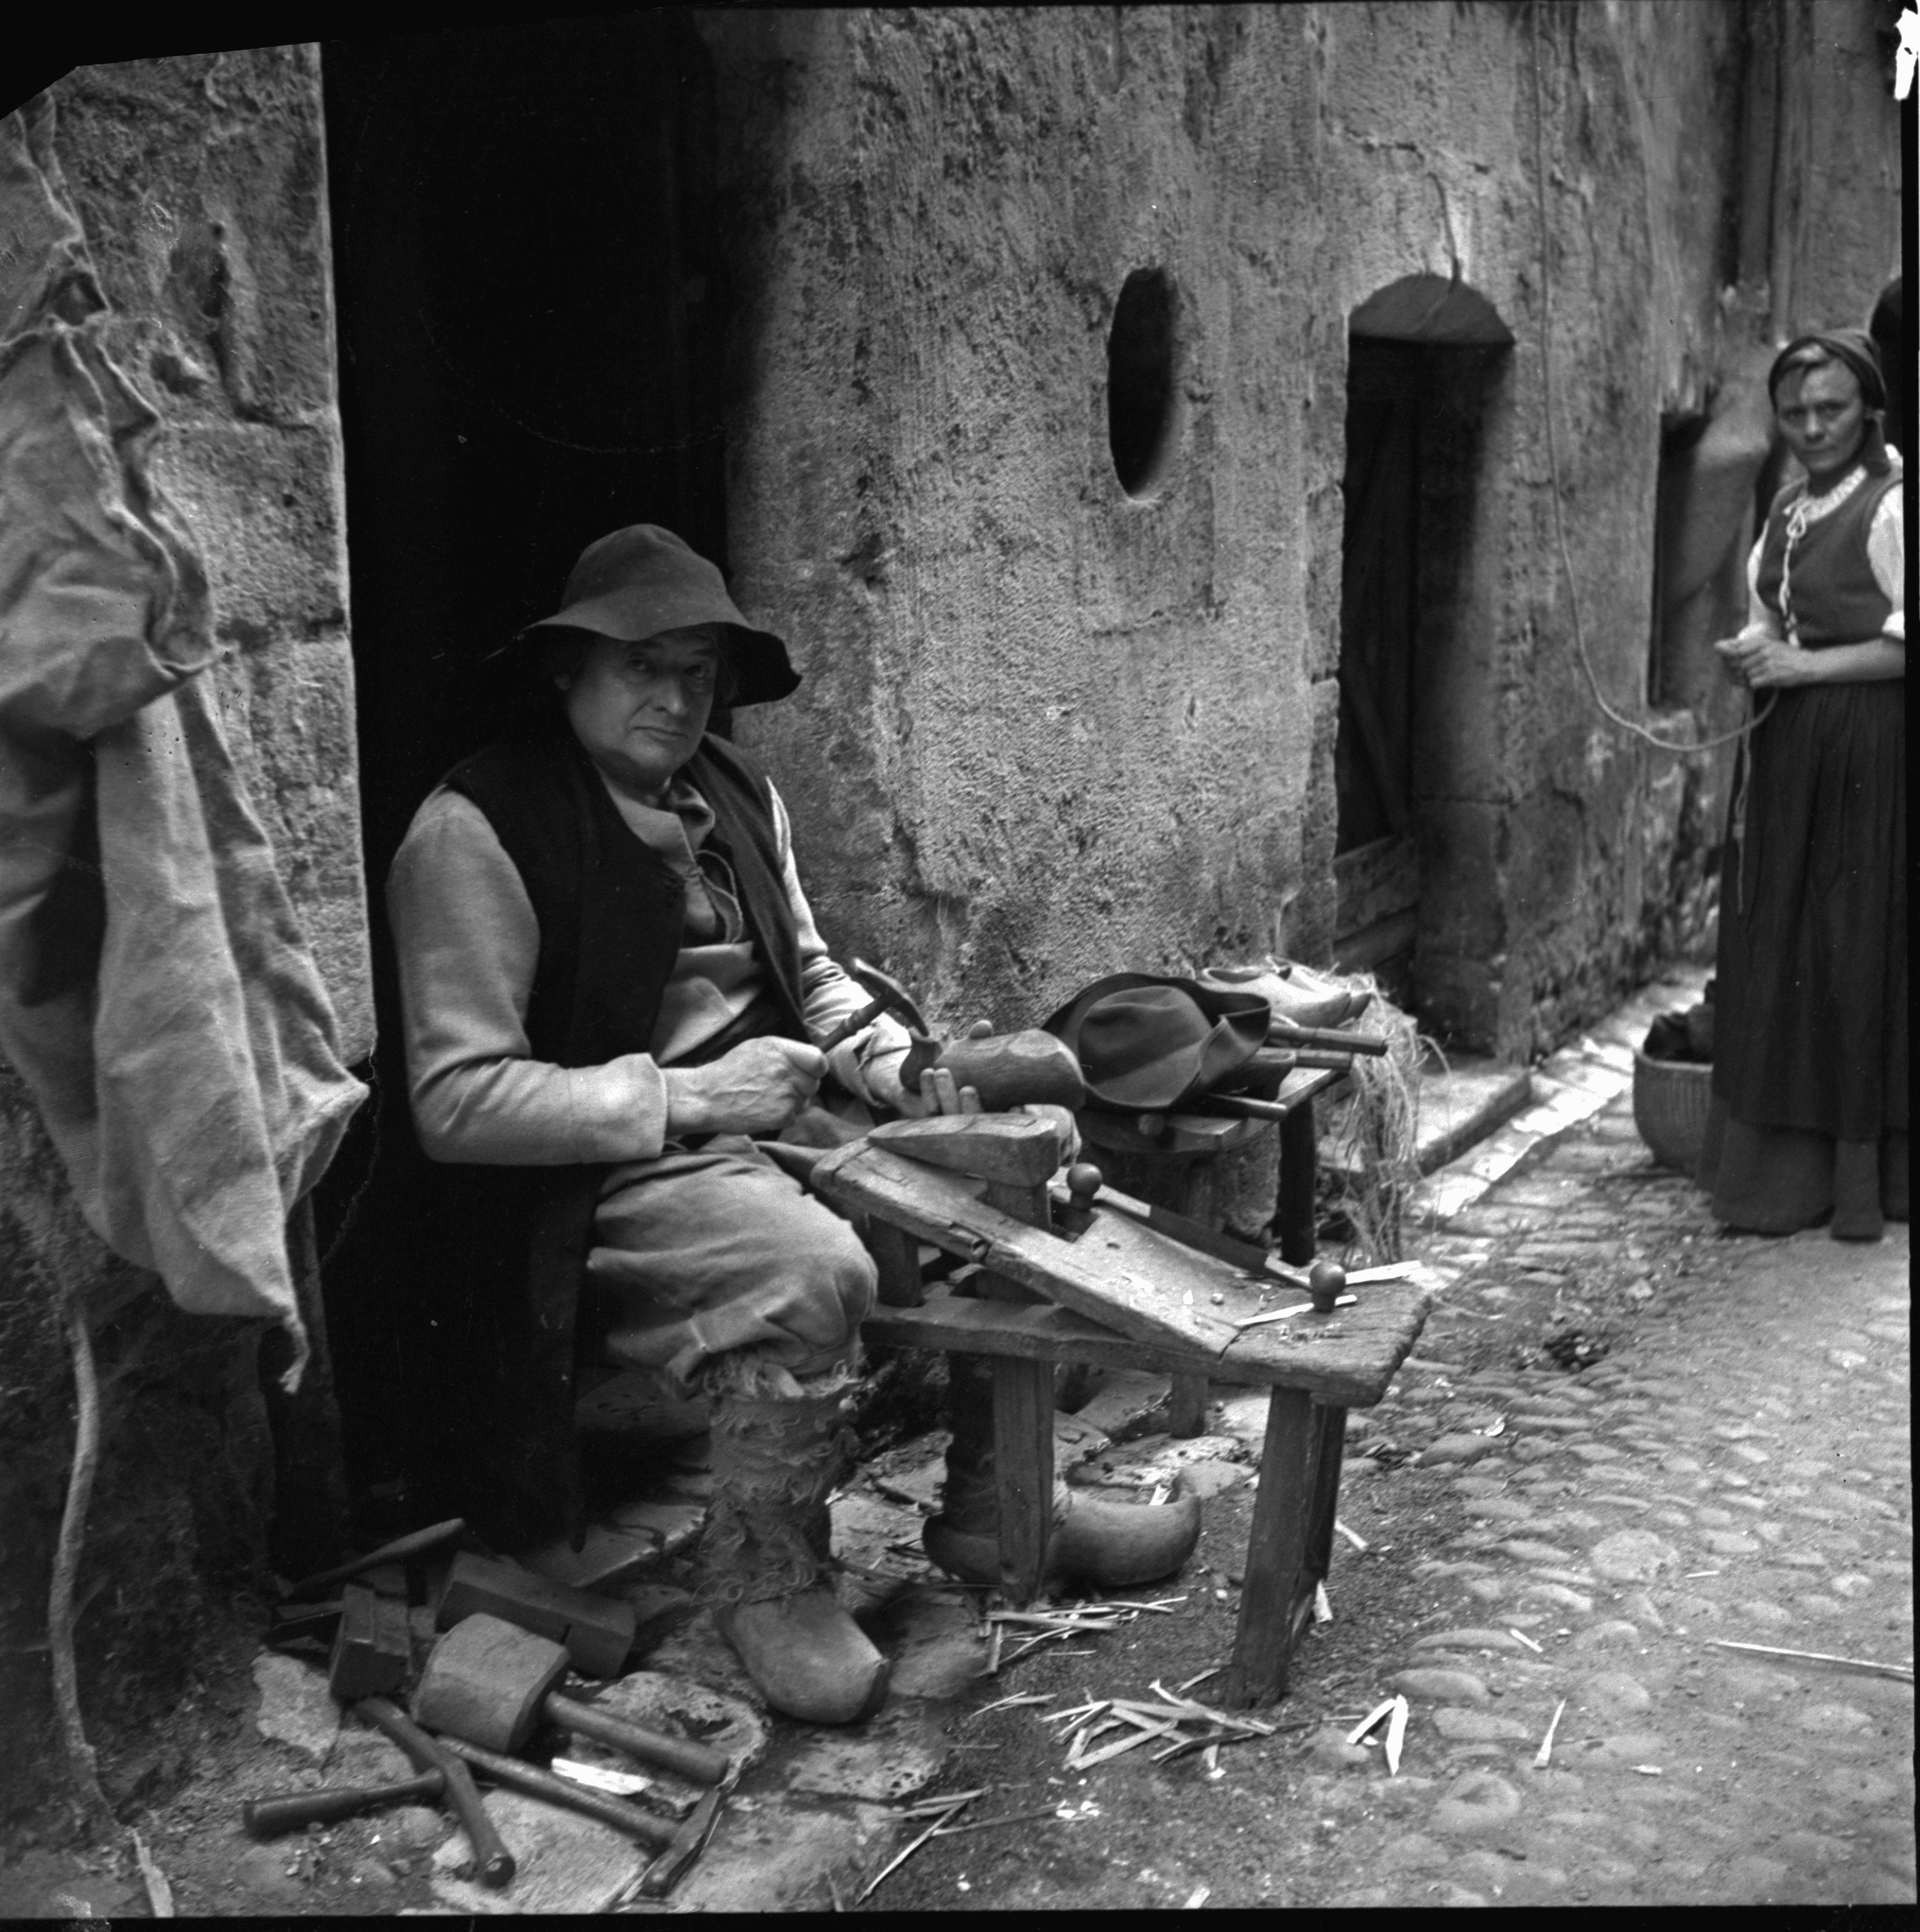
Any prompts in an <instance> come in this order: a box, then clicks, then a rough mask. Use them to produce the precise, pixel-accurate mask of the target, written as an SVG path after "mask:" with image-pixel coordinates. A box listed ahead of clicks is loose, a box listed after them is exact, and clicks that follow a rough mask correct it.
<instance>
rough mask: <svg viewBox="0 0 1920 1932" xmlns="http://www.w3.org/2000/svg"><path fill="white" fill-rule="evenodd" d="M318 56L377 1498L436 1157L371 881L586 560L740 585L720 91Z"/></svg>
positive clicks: (443, 38) (359, 1240)
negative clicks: (672, 549) (425, 1151)
mask: <svg viewBox="0 0 1920 1932" xmlns="http://www.w3.org/2000/svg"><path fill="white" fill-rule="evenodd" d="M322 59H323V75H324V81H325V89H326V95H325V98H326V127H327V139H328V147H329V176H330V190H331V198H332V239H333V251H334V271H335V289H336V296H337V302H338V329H339V344H340V365H341V411H342V416H343V421H344V443H345V448H346V463H347V534H348V550H349V559H350V567H351V573H352V586H353V652H354V665H355V673H356V679H357V682H358V712H359V751H360V778H361V807H362V820H363V825H364V833H365V854H366V862H367V875H368V883H369V886H370V889H371V896H372V907H371V915H372V927H373V940H374V962H375V999H376V1010H377V1014H378V1017H379V1023H380V1047H379V1049H378V1051H377V1063H376V1067H375V1068H374V1073H375V1075H376V1077H377V1103H376V1105H375V1106H373V1107H371V1108H369V1109H365V1110H363V1115H362V1121H361V1122H360V1123H359V1124H357V1125H356V1141H355V1142H354V1144H353V1145H350V1148H348V1149H347V1151H346V1153H345V1155H344V1157H343V1159H342V1160H340V1161H339V1162H338V1163H336V1164H335V1170H334V1173H333V1175H332V1176H330V1177H329V1185H328V1187H327V1190H326V1193H325V1195H324V1196H323V1198H322V1199H321V1200H320V1202H319V1204H318V1205H319V1208H320V1217H321V1238H322V1242H323V1252H329V1251H330V1252H329V1260H328V1261H327V1262H326V1265H325V1268H324V1274H325V1277H326V1287H327V1295H328V1302H329V1316H330V1318H331V1325H332V1330H333V1334H334V1340H335V1348H336V1353H337V1355H338V1358H339V1370H340V1380H341V1400H342V1407H343V1411H344V1418H345V1420H346V1422H347V1429H348V1433H349V1436H350V1468H351V1472H352V1473H353V1475H354V1476H355V1478H356V1486H357V1487H358V1488H359V1490H360V1493H361V1494H362V1497H363V1499H364V1497H365V1495H366V1494H367V1493H368V1490H369V1489H370V1488H372V1489H381V1488H387V1489H391V1488H392V1487H393V1484H392V1482H391V1481H389V1479H390V1478H395V1476H396V1472H397V1471H398V1467H399V1466H400V1463H401V1461H402V1460H404V1458H403V1457H402V1454H401V1448H400V1445H399V1444H398V1442H397V1440H396V1435H397V1433H398V1434H404V1429H402V1428H401V1424H399V1423H398V1421H396V1420H395V1410H396V1402H397V1398H396V1396H395V1390H396V1388H397V1386H398V1378H399V1375H400V1370H399V1368H398V1366H397V1365H398V1362H399V1360H400V1352H402V1351H403V1349H404V1337H402V1336H401V1335H400V1334H398V1328H397V1318H395V1316H393V1315H392V1313H391V1310H392V1307H393V1306H394V1305H395V1302H396V1301H397V1300H399V1301H404V1298H405V1295H406V1280H405V1274H404V1259H405V1256H406V1253H407V1242H408V1232H407V1230H408V1223H409V1217H408V1214H407V1187H406V1184H405V1181H404V1169H405V1168H406V1166H407V1163H409V1161H410V1160H416V1159H417V1158H418V1157H417V1156H416V1155H415V1154H414V1153H413V1135H412V1129H411V1125H410V1121H409V1119H408V1115H407V1102H406V1098H405V1094H406V1088H405V1078H404V1064H403V1061H402V1058H401V1051H400V1049H401V1041H400V1037H399V1016H398V1003H397V998H396V995H395V981H394V974H393V965H392V950H391V946H390V944H389V940H388V936H387V930H386V919H385V916H384V913H383V907H382V904H381V886H382V883H383V880H384V878H385V876H386V869H387V866H388V865H389V862H390V860H391V859H392V855H393V853H394V851H395V849H396V847H398V844H399V842H400V840H401V837H402V836H403V835H404V832H405V831H406V829H407V824H408V823H409V821H410V819H411V817H412V815H413V812H414V811H415V809H416V808H417V807H418V805H419V803H420V802H421V800H422V799H423V798H424V797H425V796H426V794H427V793H428V791H429V790H431V789H432V787H433V786H434V784H435V782H436V781H437V780H438V779H439V778H440V776H441V775H442V774H443V772H446V769H448V768H449V766H451V765H452V763H454V762H455V760H457V759H458V758H459V757H461V756H462V755H463V754H465V753H466V752H467V751H470V750H472V749H473V748H475V746H477V745H478V744H479V743H480V742H483V741H484V739H485V738H486V737H487V736H490V718H491V714H492V712H493V709H494V708H495V707H496V706H498V705H499V703H501V702H502V691H501V688H500V681H499V676H498V673H497V670H493V671H489V670H487V668H486V667H484V665H483V663H482V660H483V659H484V657H485V655H486V654H487V653H488V652H491V651H493V649H496V647H497V646H499V644H501V643H502V642H503V641H504V640H505V639H506V638H507V637H508V635H509V634H511V632H512V631H514V630H516V629H517V628H519V627H520V625H523V624H526V623H527V622H529V621H531V620H532V619H535V618H538V617H539V616H544V615H546V614H547V613H550V612H551V611H552V610H554V609H555V608H556V607H557V606H558V604H559V597H560V592H561V587H562V583H563V582H564V580H565V577H566V574H567V571H568V568H569V567H570V566H571V563H572V562H573V560H574V557H575V556H577V553H579V551H580V550H581V549H582V548H583V547H584V546H585V545H586V544H587V543H588V542H589V541H592V539H593V538H595V537H598V536H600V535H603V534H604V532H607V531H608V530H610V529H616V528H618V527H619V526H621V525H623V524H626V523H638V522H652V523H664V524H665V525H667V526H669V527H670V528H672V529H675V530H677V531H678V532H679V533H680V534H681V535H682V536H684V537H685V538H686V539H687V540H688V542H690V543H691V544H693V545H694V547H695V548H696V549H697V550H700V551H702V552H703V553H704V554H706V555H707V556H711V557H713V558H714V559H715V560H716V561H718V562H720V563H721V566H722V568H724V567H725V519H724V494H723V491H724V478H723V472H722V451H721V428H720V409H719V400H720V399H719V367H718V356H719V354H720V329H719V321H720V311H721V285H722V283H721V265H720V263H719V262H718V260H717V259H716V258H715V221H714V220H713V216H712V187H711V184H712V78H711V74H710V70H709V63H708V61H707V58H706V54H705V52H704V50H703V49H702V47H701V46H700V43H699V42H698V41H697V39H696V38H695V37H694V34H693V32H692V30H691V27H690V26H688V23H687V21H686V20H685V17H684V16H682V15H680V14H677V13H646V14H633V15H629V16H625V17H608V18H604V19H594V20H577V21H563V22H555V23H550V24H545V25H541V26H525V27H511V28H496V29H490V30H486V31H474V32H463V33H454V34H435V35H432V36H422V37H407V38H395V39H391V40H353V41H345V42H329V43H326V44H325V45H324V46H323V51H322ZM376 1154H378V1160H377V1161H376V1158H375V1157H376ZM370 1172H371V1173H374V1174H375V1175H377V1180H378V1184H377V1185H374V1186H373V1187H367V1186H366V1182H367V1179H368V1175H369V1174H370ZM396 1175H399V1176H400V1177H401V1178H399V1179H398V1181H396V1179H395V1176H396Z"/></svg>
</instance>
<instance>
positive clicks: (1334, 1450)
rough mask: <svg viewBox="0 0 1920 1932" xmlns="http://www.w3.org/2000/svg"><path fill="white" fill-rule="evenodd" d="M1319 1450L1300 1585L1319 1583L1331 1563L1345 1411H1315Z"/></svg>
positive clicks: (1344, 1449) (1338, 1500)
mask: <svg viewBox="0 0 1920 1932" xmlns="http://www.w3.org/2000/svg"><path fill="white" fill-rule="evenodd" d="M1314 1414H1315V1415H1316V1416H1317V1417H1318V1418H1319V1424H1320V1447H1319V1454H1318V1455H1317V1457H1316V1460H1315V1462H1314V1466H1313V1511H1312V1514H1310V1517H1308V1520H1307V1562H1306V1567H1305V1568H1304V1571H1303V1573H1302V1576H1301V1582H1302V1583H1303V1584H1304V1585H1305V1586H1308V1587H1310V1586H1313V1584H1316V1583H1322V1582H1324V1581H1325V1579H1326V1575H1327V1572H1328V1571H1329V1570H1330V1569H1331V1568H1333V1563H1334V1516H1335V1514H1336V1513H1337V1511H1338V1510H1339V1508H1340V1469H1341V1464H1342V1461H1343V1458H1344V1457H1345V1455H1346V1442H1347V1412H1346V1410H1345V1409H1315V1411H1314Z"/></svg>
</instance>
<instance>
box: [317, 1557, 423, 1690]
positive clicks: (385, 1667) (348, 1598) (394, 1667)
mask: <svg viewBox="0 0 1920 1932" xmlns="http://www.w3.org/2000/svg"><path fill="white" fill-rule="evenodd" d="M410 1676H413V1629H412V1627H411V1625H410V1624H409V1623H408V1622H407V1599H406V1598H405V1597H404V1596H399V1597H395V1596H392V1595H384V1594H383V1593H382V1592H379V1591H377V1590H374V1589H369V1588H367V1587H365V1586H363V1585H361V1584H359V1583H347V1584H344V1585H342V1586H341V1592H340V1623H339V1625H338V1628H336V1629H335V1632H334V1639H333V1650H332V1655H330V1656H329V1658H328V1660H327V1688H328V1689H329V1691H332V1693H333V1694H334V1696H335V1697H336V1698H338V1700H339V1701H340V1702H341V1703H343V1704H356V1703H359V1701H360V1700H361V1699H362V1697H392V1696H395V1695H397V1694H398V1693H399V1692H401V1691H404V1690H405V1689H406V1688H407V1679H409V1678H410Z"/></svg>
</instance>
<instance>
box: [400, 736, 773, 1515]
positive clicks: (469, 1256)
mask: <svg viewBox="0 0 1920 1932" xmlns="http://www.w3.org/2000/svg"><path fill="white" fill-rule="evenodd" d="M683 775H684V776H685V777H686V778H688V780H689V781H691V783H692V784H693V785H694V787H695V788H696V789H697V790H698V791H699V793H700V796H702V797H703V798H704V799H706V802H707V803H708V805H709V806H711V807H712V811H713V815H714V820H715V824H714V828H713V831H712V833H711V834H709V843H710V844H715V845H717V846H718V847H720V849H721V850H723V851H724V853H725V855H726V856H727V859H729V861H730V862H731V865H732V867H733V874H734V877H735V878H736V880H737V881H738V883H739V897H740V903H741V910H742V913H743V914H744V915H745V921H746V927H747V933H748V937H749V938H751V941H752V942H753V945H754V952H755V953H756V954H757V956H758V958H759V959H760V962H761V964H762V965H763V967H764V968H765V969H766V989H765V990H764V992H763V994H762V995H761V997H760V999H759V1000H757V1001H756V1002H755V1003H754V1007H753V1008H752V1010H751V1012H750V1013H748V1014H747V1015H745V1016H742V1021H741V1022H739V1023H736V1025H735V1026H734V1027H733V1028H730V1029H729V1030H728V1031H727V1034H725V1035H724V1036H723V1037H722V1038H721V1040H718V1041H716V1042H715V1043H712V1046H711V1047H710V1049H709V1052H708V1053H706V1054H705V1055H702V1056H701V1057H702V1058H714V1057H717V1055H718V1053H720V1052H724V1051H725V1050H726V1049H727V1048H728V1047H730V1046H733V1045H736V1044H737V1043H739V1041H741V1040H745V1039H748V1038H751V1037H754V1035H756V1034H783V1035H784V1036H786V1037H788V1038H791V1039H796V1040H804V1039H805V1037H806V1028H805V1022H804V1021H803V1020H802V1017H801V1016H802V995H801V988H800V968H799V938H798V934H797V932H796V929H795V926H794V922H793V910H792V908H791V907H790V904H788V901H787V894H786V889H785V886H784V881H783V879H782V877H781V858H780V853H779V849H778V841H777V839H776V837H775V831H774V823H773V807H772V794H771V793H770V791H769V788H768V785H767V781H766V778H765V776H764V775H763V774H762V773H761V772H760V770H759V769H757V766H754V764H753V763H752V762H751V760H749V759H748V758H747V757H745V755H744V754H742V753H741V752H740V751H738V750H736V748H734V747H733V746H732V745H727V744H725V743H723V742H721V740H719V739H715V738H712V737H709V738H706V739H703V741H702V742H701V745H700V749H699V750H698V751H696V752H695V753H694V756H693V757H692V758H691V760H689V761H688V763H687V765H686V766H685V768H684V772H683ZM444 782H445V784H446V786H447V787H448V788H449V790H453V791H458V792H460V793H462V794H463V795H464V796H466V797H467V798H469V799H472V801H473V802H474V803H475V805H478V807H479V808H480V809H481V811H482V812H484V814H486V817H487V821H488V823H490V825H491V826H493V831H494V833H495V835H496V837H497V838H499V841H500V844H501V845H502V847H503V848H504V849H505V851H506V853H507V855H508V857H509V858H511V859H512V861H513V862H514V867H515V868H516V869H517V871H518V872H519V874H520V880H521V883H522V884H523V886H525V888H526V895H527V897H528V898H529V901H531V902H532V907H533V912H534V916H535V919H536V920H537V921H538V926H539V929H540V950H539V955H538V962H537V964H536V965H535V969H534V977H533V987H532V996H531V998H530V1000H529V1005H528V1009H527V1016H526V1031H527V1037H528V1042H529V1046H530V1048H531V1050H532V1055H533V1057H534V1058H535V1059H536V1060H541V1061H549V1062H551V1063H553V1064H556V1065H558V1066H561V1067H598V1066H600V1065H602V1064H604V1063H605V1062H606V1061H609V1060H613V1059H616V1058H618V1057H619V1055H622V1054H628V1053H644V1052H647V1051H648V1050H649V1048H650V1046H651V1045H652V1039H653V1030H654V1027H655V1022H657V1020H658V1016H659V1009H660V998H661V993H662V992H663V991H664V989H665V987H666V985H667V980H668V979H669V978H670V977H671V975H672V973H673V965H674V962H675V960H676V958H677V957H678V956H679V950H680V941H681V935H682V925H683V922H684V918H685V887H684V886H683V884H682V882H681V880H680V879H679V877H678V875H677V874H676V873H675V872H674V871H673V870H672V868H670V866H669V865H667V863H666V862H665V861H664V859H661V857H660V856H659V855H658V853H655V852H654V851H653V850H652V849H651V848H650V847H649V846H647V845H646V844H645V843H644V842H643V841H641V840H640V839H639V838H637V837H635V835H634V833H633V832H632V831H631V829H630V828H629V827H628V825H627V823H626V821H625V820H624V819H622V817H621V816H620V814H619V811H618V809H617V808H616V806H615V805H614V804H613V800H612V799H611V798H610V796H608V794H607V788H606V786H605V785H604V783H602V782H601V779H600V777H599V775H598V772H597V771H596V770H595V768H594V766H592V763H591V762H590V761H589V760H588V758H587V757H586V754H585V753H584V752H583V751H581V750H580V747H579V745H577V742H575V740H574V738H573V737H572V736H571V733H565V732H550V733H544V734H542V735H541V736H527V737H525V738H520V739H502V740H501V741H499V742H496V743H495V744H493V745H488V746H487V748H485V749H484V751H478V752H476V753H475V754H474V755H473V756H472V757H469V758H467V759H466V760H463V762H462V763H460V764H458V765H456V766H455V767H454V769H452V771H451V772H449V773H448V774H447V776H446V779H445V781H444ZM607 1171H608V1170H607V1167H606V1166H604V1165H596V1166H577V1167H540V1168H523V1169H520V1168H503V1167H494V1166H459V1165H448V1166H440V1167H439V1168H438V1169H437V1170H436V1172H435V1181H436V1187H435V1190H434V1191H435V1193H436V1194H437V1212H436V1214H435V1215H434V1219H435V1220H436V1221H437V1223H438V1227H437V1229H436V1230H435V1238H436V1241H437V1247H438V1250H439V1253H440V1256H441V1257H442V1258H443V1259H446V1260H448V1261H450V1262H452V1266H453V1268H454V1271H455V1276H456V1277H457V1279H456V1280H455V1281H454V1282H452V1283H450V1284H449V1287H450V1289H451V1292H447V1293H443V1295H442V1296H441V1297H440V1299H441V1301H442V1302H443V1305H444V1306H446V1307H447V1309H448V1310H449V1315H448V1316H447V1317H446V1325H447V1326H448V1327H449V1328H451V1329H452V1330H453V1331H455V1332H452V1333H450V1334H449V1335H448V1336H447V1337H446V1341H447V1343H448V1346H447V1347H446V1350H445V1353H444V1358H443V1359H444V1365H445V1370H446V1373H449V1374H451V1375H452V1376H455V1377H458V1378H459V1379H460V1381H461V1382H462V1383H463V1384H464V1385H465V1386H464V1387H463V1388H457V1389H455V1391H451V1392H450V1391H446V1390H445V1389H443V1390H442V1391H439V1394H440V1395H441V1397H443V1398H445V1397H447V1396H448V1395H449V1394H450V1393H451V1394H452V1397H453V1400H452V1402H451V1403H447V1402H446V1401H444V1400H443V1403H442V1411H443V1414H444V1415H446V1418H447V1420H446V1426H445V1427H444V1428H443V1430H442V1431H441V1432H440V1433H441V1441H440V1451H441V1454H440V1457H438V1458H437V1460H440V1461H441V1462H442V1463H443V1465H446V1464H449V1463H450V1465H451V1467H450V1468H443V1471H442V1472H441V1473H442V1481H443V1484H444V1485H446V1487H449V1488H450V1489H451V1490H452V1492H453V1493H452V1497H451V1500H452V1502H453V1504H454V1505H455V1507H458V1508H460V1511H461V1513H462V1514H466V1515H468V1516H469V1517H472V1518H474V1519H475V1520H477V1521H478V1523H479V1524H480V1525H481V1527H482V1529H483V1531H484V1532H486V1533H488V1534H490V1535H494V1536H495V1537H496V1540H500V1541H521V1540H524V1539H526V1538H529V1537H532V1536H537V1535H540V1534H541V1532H543V1531H544V1532H545V1533H546V1534H548V1535H551V1534H553V1533H555V1532H559V1531H560V1530H562V1529H564V1530H565V1532H566V1533H567V1534H568V1536H569V1537H570V1538H571V1540H572V1541H574V1543H575V1544H576V1545H577V1543H578V1541H579V1538H580V1535H581V1533H582V1532H583V1527H584V1525H583V1517H582V1514H581V1507H580V1496H579V1493H578V1485H577V1476H576V1470H575V1463H576V1460H577V1459H576V1455H575V1445H574V1430H573V1404H574V1358H575V1344H576V1329H577V1323H578V1316H579V1302H580V1279H581V1269H582V1265H583V1262H584V1261H585V1259H586V1252H587V1249H588V1247H589V1245H590V1243H591V1238H592V1223H593V1210H594V1205H595V1202H596V1200H597V1199H598V1195H599V1192H600V1189H601V1184H603V1182H604V1180H605V1178H606V1175H607ZM496 1404H498V1405H499V1406H500V1408H501V1409H502V1411H503V1412H502V1413H499V1414H491V1413H490V1410H491V1409H493V1406H495V1405H496Z"/></svg>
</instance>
